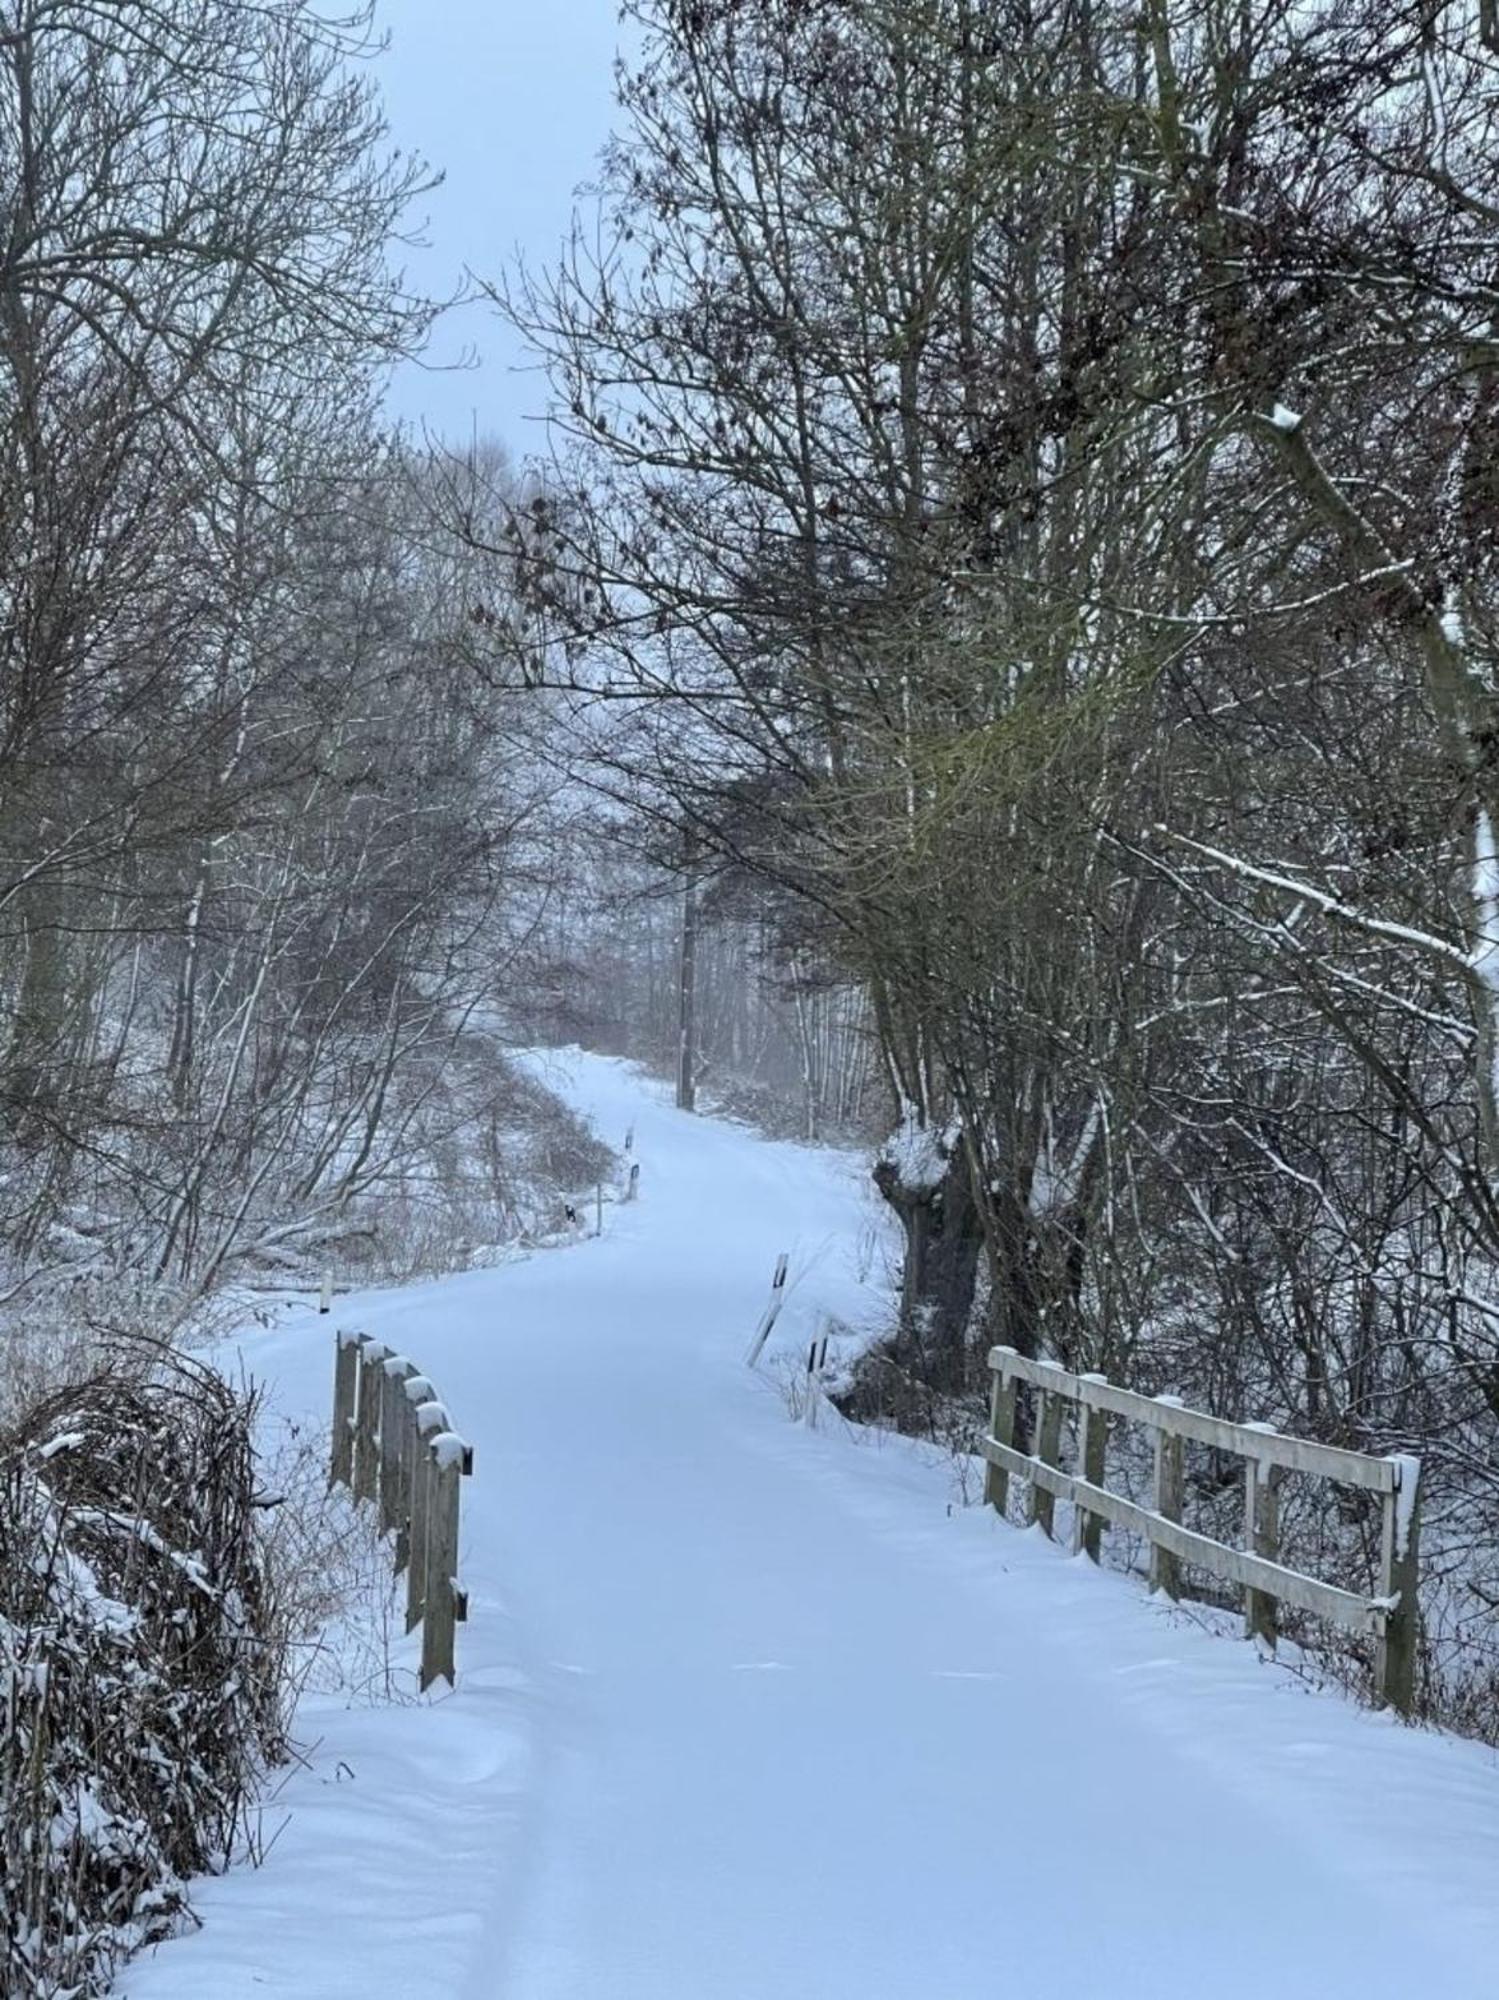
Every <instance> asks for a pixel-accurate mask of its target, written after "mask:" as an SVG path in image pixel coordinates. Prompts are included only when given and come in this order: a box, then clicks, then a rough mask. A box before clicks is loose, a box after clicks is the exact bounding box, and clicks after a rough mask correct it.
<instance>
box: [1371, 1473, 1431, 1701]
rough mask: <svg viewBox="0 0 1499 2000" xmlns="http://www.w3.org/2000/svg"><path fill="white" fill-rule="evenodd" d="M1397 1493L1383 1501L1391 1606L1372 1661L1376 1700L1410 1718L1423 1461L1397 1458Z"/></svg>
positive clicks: (1385, 1591) (1383, 1567)
mask: <svg viewBox="0 0 1499 2000" xmlns="http://www.w3.org/2000/svg"><path fill="white" fill-rule="evenodd" d="M1392 1462H1393V1464H1394V1466H1395V1490H1394V1491H1393V1492H1392V1493H1386V1494H1385V1496H1384V1507H1383V1515H1382V1519H1381V1522H1380V1555H1379V1591H1380V1595H1381V1597H1384V1598H1386V1599H1387V1600H1390V1609H1389V1611H1388V1612H1387V1613H1386V1615H1385V1620H1384V1629H1383V1631H1382V1632H1381V1633H1380V1635H1379V1643H1378V1645H1377V1647H1376V1649H1375V1655H1374V1698H1375V1700H1376V1701H1377V1702H1378V1703H1379V1705H1380V1707H1382V1708H1393V1709H1394V1710H1395V1712H1396V1714H1397V1715H1403V1716H1407V1717H1408V1716H1409V1715H1410V1713H1411V1711H1412V1709H1413V1708H1414V1707H1415V1705H1416V1639H1417V1636H1418V1615H1417V1609H1416V1583H1417V1563H1418V1559H1419V1551H1420V1539H1421V1461H1420V1459H1419V1458H1412V1457H1410V1456H1409V1455H1408V1454H1406V1453H1399V1454H1396V1455H1394V1456H1393V1459H1392Z"/></svg>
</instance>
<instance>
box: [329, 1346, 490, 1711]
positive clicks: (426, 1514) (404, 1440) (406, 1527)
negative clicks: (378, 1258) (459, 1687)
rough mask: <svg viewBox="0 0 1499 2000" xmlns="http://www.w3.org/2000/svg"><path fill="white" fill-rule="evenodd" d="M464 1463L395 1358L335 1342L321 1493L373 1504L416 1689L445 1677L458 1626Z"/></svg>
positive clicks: (428, 1392)
mask: <svg viewBox="0 0 1499 2000" xmlns="http://www.w3.org/2000/svg"><path fill="white" fill-rule="evenodd" d="M473 1469H474V1454H473V1451H472V1450H471V1448H470V1447H469V1446H468V1445H466V1444H465V1443H464V1441H463V1439H462V1438H461V1437H459V1436H458V1435H457V1434H456V1432H455V1431H454V1430H453V1427H452V1424H451V1422H450V1421H449V1418H448V1413H447V1410H446V1408H445V1407H444V1405H443V1404H442V1403H441V1402H440V1401H439V1399H438V1395H437V1391H436V1390H435V1389H434V1388H433V1386H432V1384H431V1383H430V1382H429V1381H428V1379H427V1377H426V1376H425V1375H423V1374H422V1373H421V1372H420V1371H419V1370H418V1368H417V1366H416V1363H415V1362H414V1361H408V1360H407V1359H406V1357H405V1355H403V1354H397V1353H395V1352H394V1350H393V1349H391V1348H389V1347H385V1346H383V1345H382V1344H381V1343H380V1342H379V1341H378V1340H371V1338H370V1336H369V1335H368V1334H367V1333H340V1334H339V1336H338V1349H337V1359H336V1362H335V1366H334V1377H333V1460H332V1465H331V1468H330V1472H329V1480H330V1483H331V1484H333V1485H335V1486H347V1487H349V1488H350V1489H351V1491H352V1492H353V1495H354V1498H355V1499H356V1500H360V1501H368V1502H370V1503H372V1504H377V1505H378V1506H379V1509H380V1527H381V1531H382V1532H383V1533H386V1534H393V1535H394V1536H395V1566H396V1575H397V1576H399V1575H400V1574H401V1572H402V1570H404V1571H405V1572H406V1630H407V1631H408V1632H409V1631H411V1630H412V1629H413V1627H414V1626H416V1625H417V1624H420V1625H421V1628H422V1668H421V1684H422V1686H423V1688H428V1687H430V1686H431V1685H432V1683H433V1681H435V1680H438V1679H443V1680H446V1681H447V1683H448V1685H449V1686H450V1687H451V1686H452V1684H453V1674H454V1661H453V1653H454V1628H455V1626H456V1625H459V1624H461V1623H462V1622H463V1620H464V1619H465V1618H466V1617H467V1616H468V1598H467V1596H466V1594H465V1593H464V1591H463V1590H462V1589H461V1588H460V1587H459V1584H458V1505H459V1491H460V1486H461V1482H462V1480H463V1479H464V1477H465V1476H466V1475H467V1474H469V1473H471V1472H472V1471H473Z"/></svg>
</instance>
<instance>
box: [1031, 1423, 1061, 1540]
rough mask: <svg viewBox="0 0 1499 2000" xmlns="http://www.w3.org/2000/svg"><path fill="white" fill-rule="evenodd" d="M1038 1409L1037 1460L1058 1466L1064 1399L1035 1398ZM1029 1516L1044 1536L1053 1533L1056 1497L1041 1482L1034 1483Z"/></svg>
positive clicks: (1032, 1484)
mask: <svg viewBox="0 0 1499 2000" xmlns="http://www.w3.org/2000/svg"><path fill="white" fill-rule="evenodd" d="M1036 1405H1037V1407H1036V1456H1037V1457H1038V1458H1039V1459H1040V1460H1041V1463H1042V1464H1043V1465H1055V1464H1056V1463H1057V1461H1058V1459H1059V1458H1060V1457H1061V1450H1062V1398H1061V1397H1060V1396H1053V1395H1049V1394H1048V1393H1047V1392H1046V1391H1044V1390H1043V1391H1042V1393H1041V1394H1040V1395H1039V1396H1037V1398H1036ZM1027 1512H1028V1518H1029V1519H1030V1521H1031V1523H1032V1524H1033V1525H1034V1526H1035V1527H1038V1528H1039V1529H1040V1530H1041V1532H1042V1534H1043V1535H1046V1536H1050V1535H1051V1534H1052V1533H1053V1531H1054V1529H1055V1526H1056V1496H1055V1495H1054V1493H1053V1492H1052V1489H1051V1488H1050V1487H1049V1486H1047V1485H1045V1484H1043V1483H1042V1482H1041V1481H1039V1480H1035V1479H1033V1480H1032V1481H1031V1488H1030V1493H1029V1496H1028V1507H1027Z"/></svg>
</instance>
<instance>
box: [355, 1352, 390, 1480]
mask: <svg viewBox="0 0 1499 2000" xmlns="http://www.w3.org/2000/svg"><path fill="white" fill-rule="evenodd" d="M389 1352H390V1349H389V1348H388V1347H382V1346H381V1344H380V1342H379V1341H378V1340H368V1339H366V1338H364V1337H363V1336H362V1335H361V1337H360V1342H359V1409H358V1413H357V1415H356V1416H355V1419H354V1498H355V1499H356V1500H373V1499H374V1497H375V1494H376V1492H377V1491H378V1484H379V1475H380V1395H381V1391H382V1389H383V1388H384V1386H385V1377H384V1375H383V1373H382V1372H381V1363H382V1362H383V1361H384V1360H385V1357H386V1355H387V1354H388V1353H389Z"/></svg>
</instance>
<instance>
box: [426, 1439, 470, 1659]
mask: <svg viewBox="0 0 1499 2000" xmlns="http://www.w3.org/2000/svg"><path fill="white" fill-rule="evenodd" d="M427 1453H428V1457H429V1459H430V1461H431V1473H430V1482H431V1483H430V1488H429V1512H428V1516H427V1573H426V1604H425V1608H424V1610H423V1612H422V1671H421V1684H422V1687H423V1688H424V1689H425V1688H429V1687H431V1685H432V1683H433V1682H434V1681H436V1680H445V1681H446V1682H447V1683H448V1686H449V1687H451V1686H452V1685H453V1677H454V1660H453V1648H454V1627H455V1625H456V1623H457V1613H458V1597H459V1590H458V1494H459V1488H460V1486H461V1484H462V1480H463V1459H464V1445H463V1440H462V1439H461V1438H458V1437H455V1436H454V1434H453V1433H452V1432H451V1431H442V1432H440V1433H439V1434H438V1436H436V1437H435V1438H433V1439H432V1441H431V1443H430V1444H429V1445H428V1447H427Z"/></svg>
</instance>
